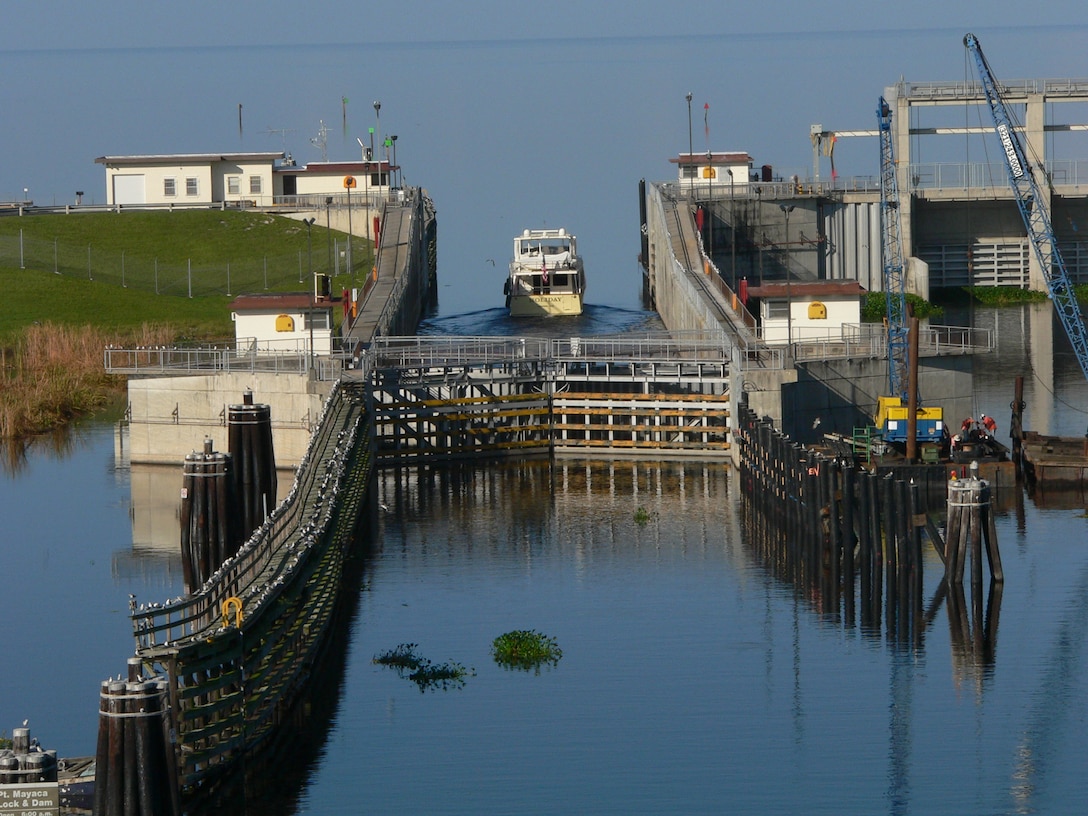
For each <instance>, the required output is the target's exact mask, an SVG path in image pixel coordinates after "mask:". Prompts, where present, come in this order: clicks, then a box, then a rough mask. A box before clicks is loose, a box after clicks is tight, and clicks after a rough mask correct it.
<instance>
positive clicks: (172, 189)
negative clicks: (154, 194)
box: [162, 178, 178, 198]
mask: <svg viewBox="0 0 1088 816" xmlns="http://www.w3.org/2000/svg"><path fill="white" fill-rule="evenodd" d="M162 194H163V195H164V196H166V197H167V198H173V197H174V196H176V195H177V194H178V180H177V179H173V178H166V179H163V180H162Z"/></svg>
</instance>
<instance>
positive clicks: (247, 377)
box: [128, 373, 332, 467]
mask: <svg viewBox="0 0 1088 816" xmlns="http://www.w3.org/2000/svg"><path fill="white" fill-rule="evenodd" d="M331 387H332V384H331V383H328V382H319V381H316V380H311V379H310V377H309V375H308V374H257V373H239V374H235V373H230V374H210V375H207V376H195V377H157V378H149V379H132V380H129V384H128V399H129V406H130V412H131V419H130V426H129V456H130V459H131V461H132V462H134V463H156V464H171V463H176V464H178V465H180V464H181V463H183V462H184V461H185V455H186V454H188V453H191V452H193V451H198V450H201V449H202V447H203V444H204V438H205V437H210V438H211V439H212V441H213V442H214V443H215V449H216V450H217V451H226V450H227V428H226V425H225V424H224V422H225V417H226V415H227V411H226V409H227V406H229V405H240V404H241V403H242V395H243V394H244V393H245V391H246V390H247V389H248V390H251V391H252V392H253V401H254V402H255V403H258V404H265V405H268V406H269V410H270V413H271V416H272V434H273V447H274V449H275V456H276V465H277V466H279V467H291V466H294V465H297V464H298V463H299V461H301V459H302V456H303V454H304V453H305V452H306V447H307V445H309V442H310V432H311V430H312V429H313V428H314V427H316V422H317V418H318V416H320V414H321V409H322V406H323V405H324V404H325V400H326V399H327V398H328V394H329V391H330V389H331Z"/></svg>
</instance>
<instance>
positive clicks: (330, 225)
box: [325, 196, 332, 277]
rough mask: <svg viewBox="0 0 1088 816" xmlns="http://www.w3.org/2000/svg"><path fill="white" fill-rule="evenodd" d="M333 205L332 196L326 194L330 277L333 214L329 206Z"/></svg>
mask: <svg viewBox="0 0 1088 816" xmlns="http://www.w3.org/2000/svg"><path fill="white" fill-rule="evenodd" d="M331 206H332V196H325V233H326V235H327V237H328V239H329V277H332V216H330V215H329V208H330V207H331Z"/></svg>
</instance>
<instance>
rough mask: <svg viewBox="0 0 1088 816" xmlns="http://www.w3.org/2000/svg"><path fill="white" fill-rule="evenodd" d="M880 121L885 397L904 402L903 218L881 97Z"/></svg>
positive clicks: (886, 113)
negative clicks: (885, 330)
mask: <svg viewBox="0 0 1088 816" xmlns="http://www.w3.org/2000/svg"><path fill="white" fill-rule="evenodd" d="M876 114H877V118H878V119H879V121H880V235H881V242H880V255H881V262H882V264H883V267H884V299H885V302H886V305H887V314H888V393H889V394H891V395H892V396H895V397H899V398H900V399H901V400H902V401H903V403H904V404H906V402H907V377H908V374H909V372H910V367H909V365H908V353H907V349H908V344H907V296H906V293H905V291H904V287H903V277H904V275H903V244H902V239H901V235H902V218H901V217H900V214H899V183H898V181H897V180H896V177H895V149H894V147H893V145H892V111H891V107H890V106H889V105H888V103H887V101H886V100H885V99H884V97H883V96H882V97H880V106H879V107H878V108H877V112H876Z"/></svg>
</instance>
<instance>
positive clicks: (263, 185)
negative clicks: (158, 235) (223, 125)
mask: <svg viewBox="0 0 1088 816" xmlns="http://www.w3.org/2000/svg"><path fill="white" fill-rule="evenodd" d="M280 159H283V153H178V154H172V155H146V156H99V157H98V158H97V159H95V163H96V164H101V165H103V166H104V167H105V168H106V203H107V204H108V205H109V206H111V207H117V206H120V207H125V206H152V207H170V206H183V207H192V206H212V205H214V204H228V205H229V204H230V203H231V202H235V203H236V204H237V205H238V206H245V205H246V204H248V205H251V206H269V205H271V204H272V202H273V197H274V195H275V189H274V186H273V182H272V178H273V175H272V171H273V168H274V167H275V163H276V162H277V161H278V160H280Z"/></svg>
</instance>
